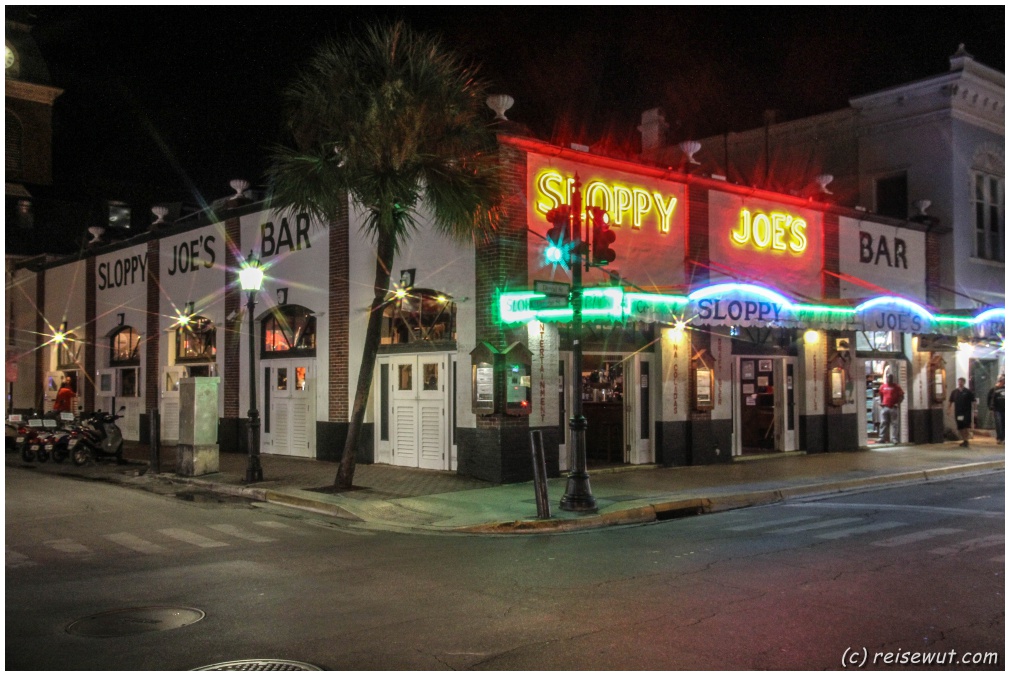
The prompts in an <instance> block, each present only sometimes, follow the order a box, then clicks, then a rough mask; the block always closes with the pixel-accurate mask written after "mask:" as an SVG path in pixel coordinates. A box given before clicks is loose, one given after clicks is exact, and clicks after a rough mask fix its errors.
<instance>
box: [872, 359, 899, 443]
mask: <svg viewBox="0 0 1010 676" xmlns="http://www.w3.org/2000/svg"><path fill="white" fill-rule="evenodd" d="M904 400H905V391H904V390H903V389H901V385H897V384H896V383H895V382H894V375H893V374H891V373H888V374H887V382H885V383H884V384H883V385H881V386H880V437H878V439H879V441H880V443H882V444H889V443H891V428H892V427H893V428H894V436H895V437H897V436H898V425H897V422H898V407H899V406H901V402H903V401H904ZM895 443H897V439H895Z"/></svg>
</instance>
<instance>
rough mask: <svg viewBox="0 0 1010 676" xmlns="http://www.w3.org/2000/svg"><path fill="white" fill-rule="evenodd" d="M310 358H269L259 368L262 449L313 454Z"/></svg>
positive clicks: (312, 365) (312, 368)
mask: <svg viewBox="0 0 1010 676" xmlns="http://www.w3.org/2000/svg"><path fill="white" fill-rule="evenodd" d="M314 362H315V360H314V359H270V360H265V361H264V362H263V364H262V369H263V414H262V425H263V427H262V430H263V433H262V440H261V443H260V445H261V446H262V449H263V451H264V452H265V453H274V454H277V455H293V456H298V457H303V458H314V457H315V455H316V392H315V389H316V388H315V384H316V383H315V381H316V376H315V363H314Z"/></svg>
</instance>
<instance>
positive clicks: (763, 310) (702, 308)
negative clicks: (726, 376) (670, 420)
mask: <svg viewBox="0 0 1010 676" xmlns="http://www.w3.org/2000/svg"><path fill="white" fill-rule="evenodd" d="M498 311H499V317H500V318H501V321H502V322H503V323H506V324H516V323H525V322H528V321H531V320H534V319H536V320H539V321H543V322H569V321H571V320H572V308H571V302H570V300H569V299H568V298H565V297H561V296H558V297H554V296H547V295H546V294H543V293H536V292H534V291H518V292H502V293H500V294H499V303H498ZM583 318H584V319H586V320H590V321H601V320H602V321H606V320H610V321H615V322H626V321H640V322H650V323H653V322H655V323H660V324H669V325H687V326H690V325H697V326H744V327H778V328H796V329H823V330H840V331H901V332H904V333H912V334H933V335H943V336H957V337H960V338H963V339H965V340H972V339H984V340H989V339H992V338H994V337H996V336H998V337H999V338H1000V339H1002V336H1003V335H1004V334H1005V331H1006V329H1005V325H1006V310H1005V308H1002V307H994V308H984V309H981V310H977V311H975V313H974V314H965V313H943V312H940V311H936V310H932V309H930V308H927V307H925V306H923V305H921V304H919V303H916V302H915V301H911V300H908V299H907V298H901V297H899V296H877V297H875V298H870V299H867V300H858V301H852V300H845V299H839V300H829V301H823V302H819V303H808V302H800V301H796V300H794V299H792V298H789V297H788V296H785V295H784V294H782V293H780V292H778V291H775V290H773V289H769V288H767V287H764V286H761V285H758V284H741V283H723V284H713V285H709V286H705V287H701V288H699V289H696V290H694V291H692V292H691V293H687V294H684V293H676V294H662V293H642V292H638V291H625V290H624V289H623V288H621V287H614V286H609V287H592V288H587V289H585V290H584V291H583Z"/></svg>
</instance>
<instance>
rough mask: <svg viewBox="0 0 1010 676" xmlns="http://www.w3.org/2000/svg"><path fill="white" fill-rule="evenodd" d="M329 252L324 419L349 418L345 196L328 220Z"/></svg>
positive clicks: (348, 316) (347, 220) (348, 243)
mask: <svg viewBox="0 0 1010 676" xmlns="http://www.w3.org/2000/svg"><path fill="white" fill-rule="evenodd" d="M329 227H330V233H329V235H330V237H329V247H330V250H329V253H330V288H329V291H330V295H329V307H328V313H329V314H328V321H329V330H330V344H329V352H330V354H329V373H328V374H327V387H328V388H329V411H328V415H327V420H329V421H330V422H342V423H346V422H348V417H349V415H350V405H349V403H348V394H347V388H348V380H347V378H348V373H347V369H348V354H347V350H348V344H349V342H350V333H349V324H350V319H351V317H350V284H349V281H348V274H349V266H350V259H349V256H350V214H349V210H348V206H347V200H344V201H343V202H342V208H341V210H340V213H339V214H337V217H336V219H335V220H334V221H333V222H332V223H330V226H329Z"/></svg>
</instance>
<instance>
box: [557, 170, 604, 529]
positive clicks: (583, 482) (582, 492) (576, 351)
mask: <svg viewBox="0 0 1010 676" xmlns="http://www.w3.org/2000/svg"><path fill="white" fill-rule="evenodd" d="M569 223H570V228H571V231H570V236H571V239H572V241H573V242H574V241H578V244H577V245H576V246H573V247H572V255H573V256H574V261H573V265H572V336H573V337H572V362H573V364H572V399H573V401H572V417H571V419H570V420H569V421H568V429H570V430H571V432H572V447H573V448H572V450H573V453H572V467H571V469H570V470H569V472H568V484H567V485H566V487H565V494H564V496H563V497H562V498H561V509H563V510H565V511H567V512H595V511H596V498H594V497H593V492H592V490H591V489H590V487H589V472H587V471H586V428H587V427H588V426H589V425H588V423H587V422H586V417H585V416H584V415H582V257H583V255H588V254H587V252H585V251H583V248H584V244H585V241H584V239H583V233H582V183H581V182H580V181H579V177H578V176H576V177H575V191H574V193H573V194H572V209H571V221H570V222H569Z"/></svg>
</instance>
